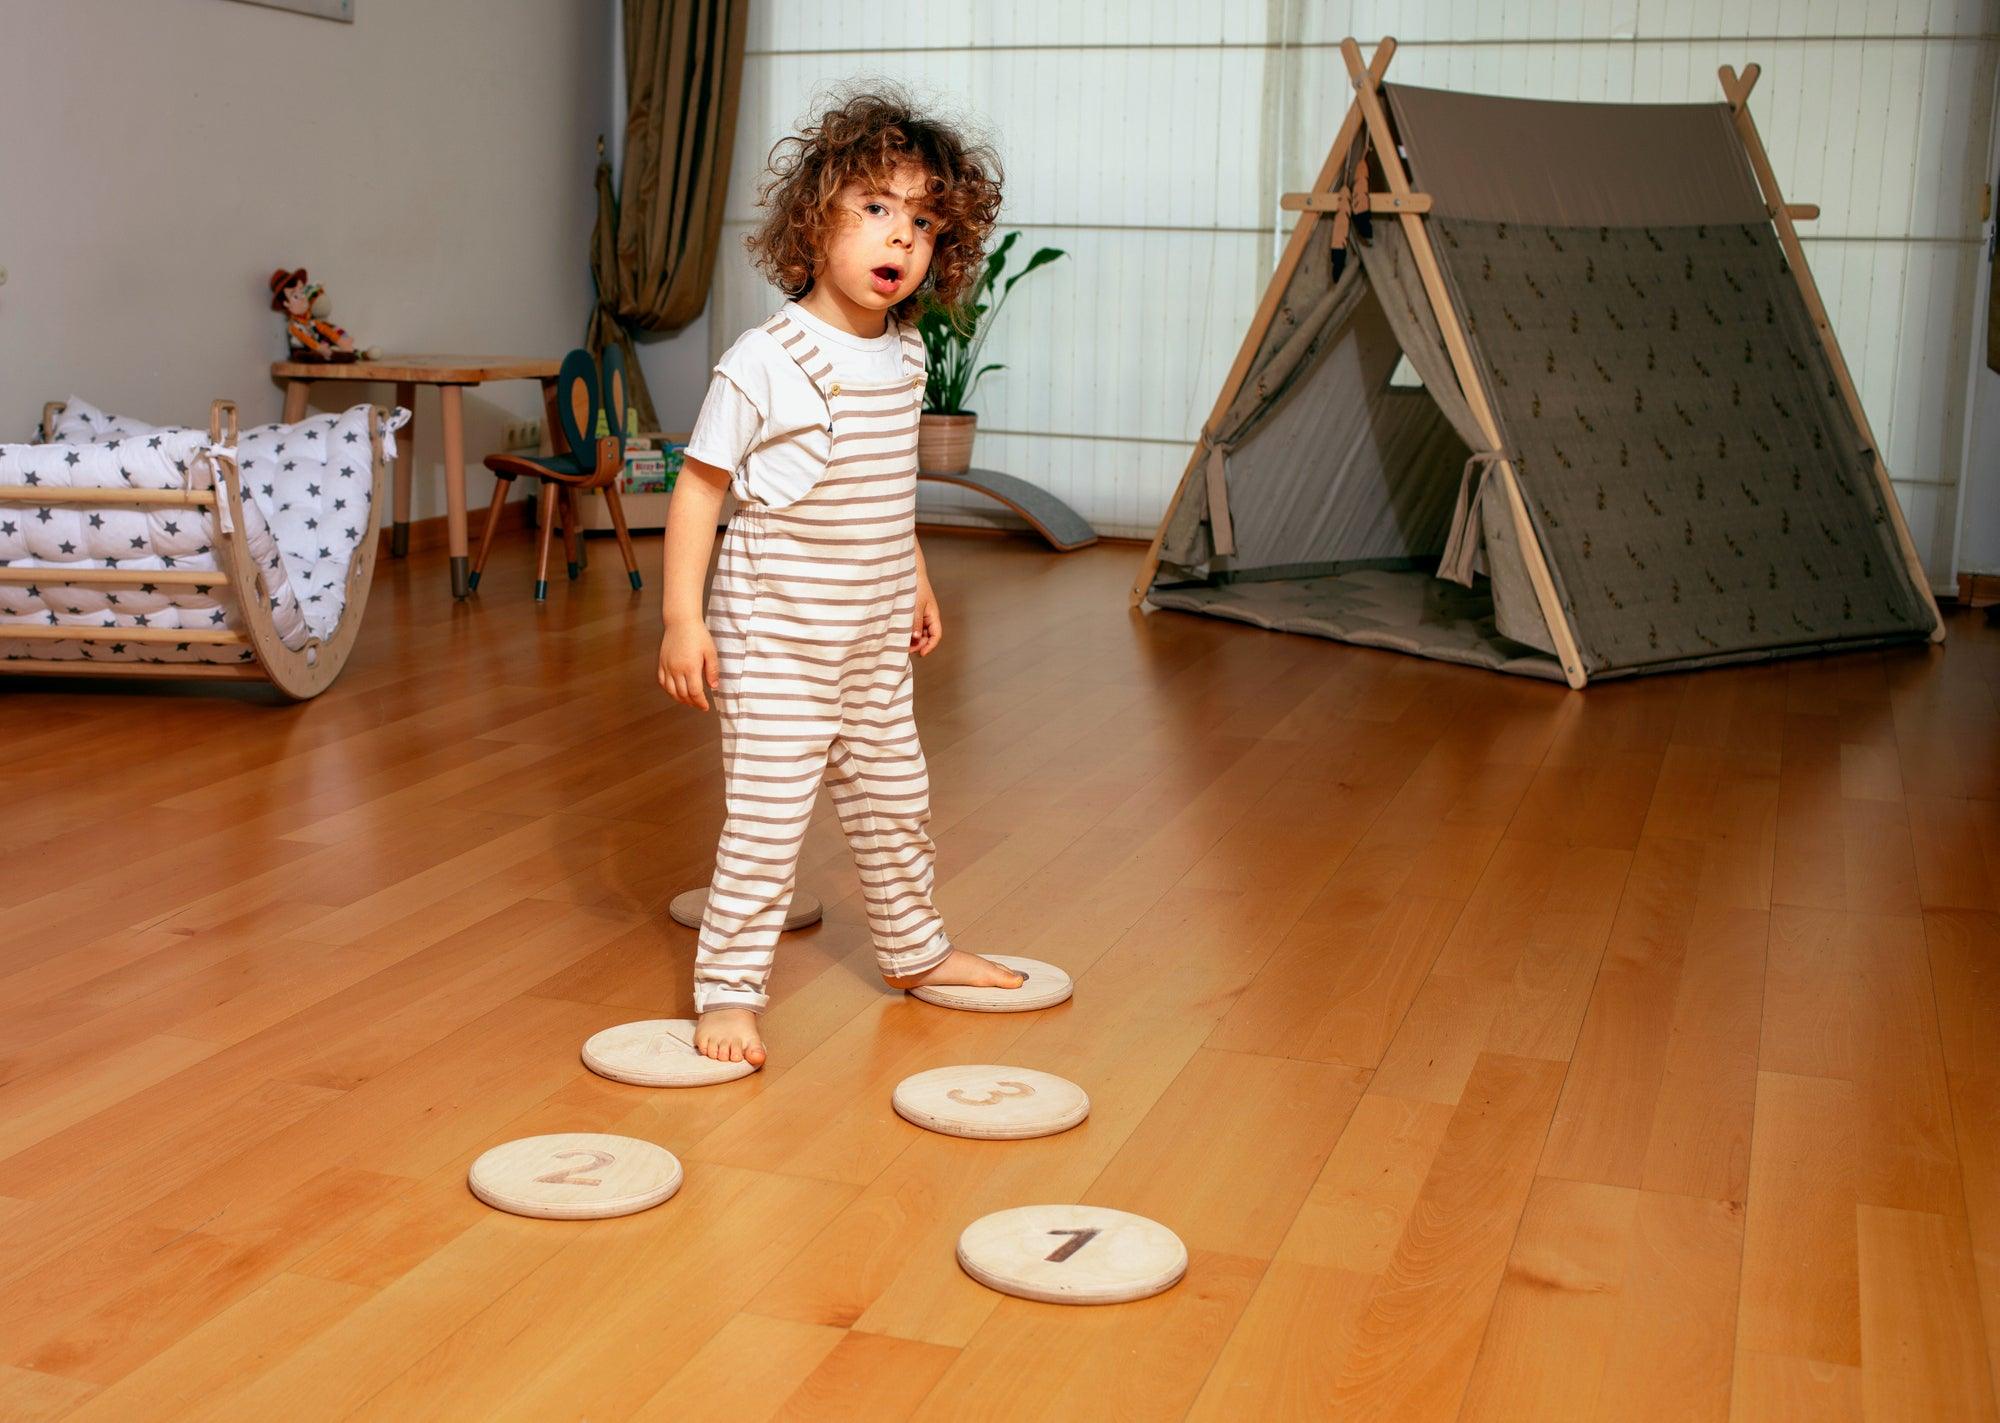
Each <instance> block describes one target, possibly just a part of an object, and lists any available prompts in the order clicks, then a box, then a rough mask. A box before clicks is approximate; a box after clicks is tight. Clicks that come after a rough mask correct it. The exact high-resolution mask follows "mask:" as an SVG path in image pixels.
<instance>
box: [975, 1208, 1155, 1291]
mask: <svg viewBox="0 0 2000 1423" xmlns="http://www.w3.org/2000/svg"><path fill="white" fill-rule="evenodd" d="M958 1263H959V1266H960V1268H961V1269H963V1270H964V1271H965V1273H966V1274H968V1275H970V1276H972V1278H973V1279H975V1280H977V1281H979V1283H980V1284H982V1285H985V1286H986V1287H987V1288H988V1289H993V1290H998V1291H999V1292H1000V1293H1001V1294H1005V1295H1019V1296H1020V1297H1021V1298H1022V1299H1034V1300H1042V1301H1044V1302H1046V1303H1048V1304H1122V1303H1124V1302H1126V1301H1128V1300H1135V1299H1145V1298H1146V1297H1147V1296H1149V1295H1156V1294H1159V1293H1161V1292H1162V1291H1163V1290H1169V1289H1172V1288H1173V1287H1174V1286H1175V1285H1176V1284H1178V1283H1180V1279H1181V1277H1182V1276H1183V1275H1185V1274H1186V1273H1187V1267H1188V1253H1187V1246H1185V1245H1183V1244H1182V1243H1181V1238H1180V1237H1179V1236H1178V1235H1175V1234H1174V1233H1173V1232H1172V1231H1171V1230H1168V1229H1167V1228H1166V1227H1165V1226H1164V1225H1161V1224H1160V1223H1159V1222H1158V1221H1156V1220H1148V1219H1147V1218H1146V1217H1145V1216H1142V1215H1133V1214H1132V1213H1131V1212H1129V1211H1115V1210H1111V1209H1110V1208H1108V1207H1106V1206H1057V1205H1050V1206H1017V1207H1015V1208H1014V1209H1013V1210H1006V1211H999V1212H997V1213H995V1214H993V1215H989V1216H982V1217H981V1218H980V1219H978V1220H976V1221H974V1222H973V1223H972V1224H971V1225H969V1226H967V1227H966V1228H965V1233H964V1234H963V1235H961V1236H959V1238H958Z"/></svg>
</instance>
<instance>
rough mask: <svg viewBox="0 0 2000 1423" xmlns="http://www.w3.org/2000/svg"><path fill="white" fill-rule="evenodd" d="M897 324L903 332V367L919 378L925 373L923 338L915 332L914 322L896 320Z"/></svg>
mask: <svg viewBox="0 0 2000 1423" xmlns="http://www.w3.org/2000/svg"><path fill="white" fill-rule="evenodd" d="M897 325H898V328H899V329H900V330H901V331H902V333H903V369H904V370H905V371H907V372H908V373H909V374H910V375H913V376H916V377H917V378H918V379H920V380H921V379H922V378H923V377H924V374H925V366H924V338H923V337H922V336H920V335H918V334H917V327H916V323H915V322H908V321H905V322H898V323H897Z"/></svg>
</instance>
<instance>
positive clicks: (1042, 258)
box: [1000, 247, 1065, 299]
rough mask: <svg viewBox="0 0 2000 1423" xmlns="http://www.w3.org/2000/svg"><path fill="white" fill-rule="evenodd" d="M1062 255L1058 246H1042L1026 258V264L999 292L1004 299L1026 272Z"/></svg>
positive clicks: (1043, 265) (1044, 265)
mask: <svg viewBox="0 0 2000 1423" xmlns="http://www.w3.org/2000/svg"><path fill="white" fill-rule="evenodd" d="M1064 255H1065V254H1064V252H1063V250H1062V248H1060V247H1044V248H1042V249H1041V250H1040V251H1038V252H1036V253H1035V255H1034V256H1032V257H1030V258H1029V259H1028V265H1027V266H1025V267H1023V268H1021V270H1020V271H1018V272H1016V273H1015V274H1014V276H1013V278H1012V279H1011V280H1010V281H1009V282H1008V283H1007V285H1006V287H1005V288H1004V289H1003V290H1002V291H1001V293H1000V295H1001V297H1002V298H1003V299H1004V298H1005V297H1006V295H1007V293H1008V292H1010V291H1012V290H1014V283H1015V282H1018V281H1020V280H1021V278H1023V277H1025V276H1027V275H1028V273H1030V272H1032V271H1034V270H1035V269H1036V268H1037V267H1046V266H1048V264H1049V263H1051V262H1053V261H1055V260H1056V259H1057V258H1058V257H1061V256H1064Z"/></svg>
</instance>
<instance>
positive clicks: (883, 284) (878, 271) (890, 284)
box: [868, 263, 903, 296]
mask: <svg viewBox="0 0 2000 1423" xmlns="http://www.w3.org/2000/svg"><path fill="white" fill-rule="evenodd" d="M868 275H869V276H871V277H873V278H874V279H875V290H876V292H877V294H879V295H881V296H887V295H889V294H890V293H891V292H893V291H895V290H896V288H897V287H898V286H900V285H901V284H902V281H903V269H902V268H901V267H897V266H894V265H891V264H888V263H884V264H883V265H882V266H880V267H877V268H875V270H874V271H872V272H870V273H869V274H868Z"/></svg>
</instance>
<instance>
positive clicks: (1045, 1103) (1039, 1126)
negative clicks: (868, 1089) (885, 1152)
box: [890, 1065, 1090, 1141]
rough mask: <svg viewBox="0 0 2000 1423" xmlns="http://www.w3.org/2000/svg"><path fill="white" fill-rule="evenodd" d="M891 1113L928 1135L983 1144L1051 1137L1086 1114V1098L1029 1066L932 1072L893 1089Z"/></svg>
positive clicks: (1073, 1086) (1080, 1091)
mask: <svg viewBox="0 0 2000 1423" xmlns="http://www.w3.org/2000/svg"><path fill="white" fill-rule="evenodd" d="M890 1101H891V1102H892V1103H893V1104H894V1106H895V1108H896V1114H897V1115H898V1116H900V1117H902V1118H903V1119H904V1120H905V1121H909V1122H915V1123H916V1124H917V1125H918V1126H920V1127H923V1128H924V1129H925V1130H927V1131H934V1132H942V1133H944V1134H945V1135H946V1136H969V1137H976V1138H981V1139H984V1140H988V1141H1019V1140H1021V1139H1023V1138H1025V1137H1031V1136H1054V1135H1055V1134H1056V1133H1057V1132H1065V1131H1068V1130H1069V1129H1070V1128H1071V1127H1073V1126H1075V1125H1076V1124H1077V1123H1078V1122H1080V1121H1082V1120H1083V1119H1084V1118H1085V1117H1087V1116H1089V1115H1090V1096H1089V1094H1088V1093H1086V1092H1085V1091H1084V1090H1083V1089H1082V1088H1081V1087H1079V1086H1077V1085H1076V1084H1075V1083H1074V1082H1071V1081H1069V1080H1067V1079H1066V1078H1062V1077H1057V1076H1056V1075H1055V1074H1054V1073H1052V1072H1037V1071H1036V1070H1035V1069H1034V1068H1032V1067H994V1066H991V1065H975V1066H971V1067H937V1068H933V1069H931V1070H930V1071H929V1072H919V1073H918V1074H917V1075H916V1076H914V1077H906V1078H904V1079H903V1080H902V1081H901V1082H899V1083H897V1084H896V1092H895V1095H894V1096H893V1097H891V1098H890Z"/></svg>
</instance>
